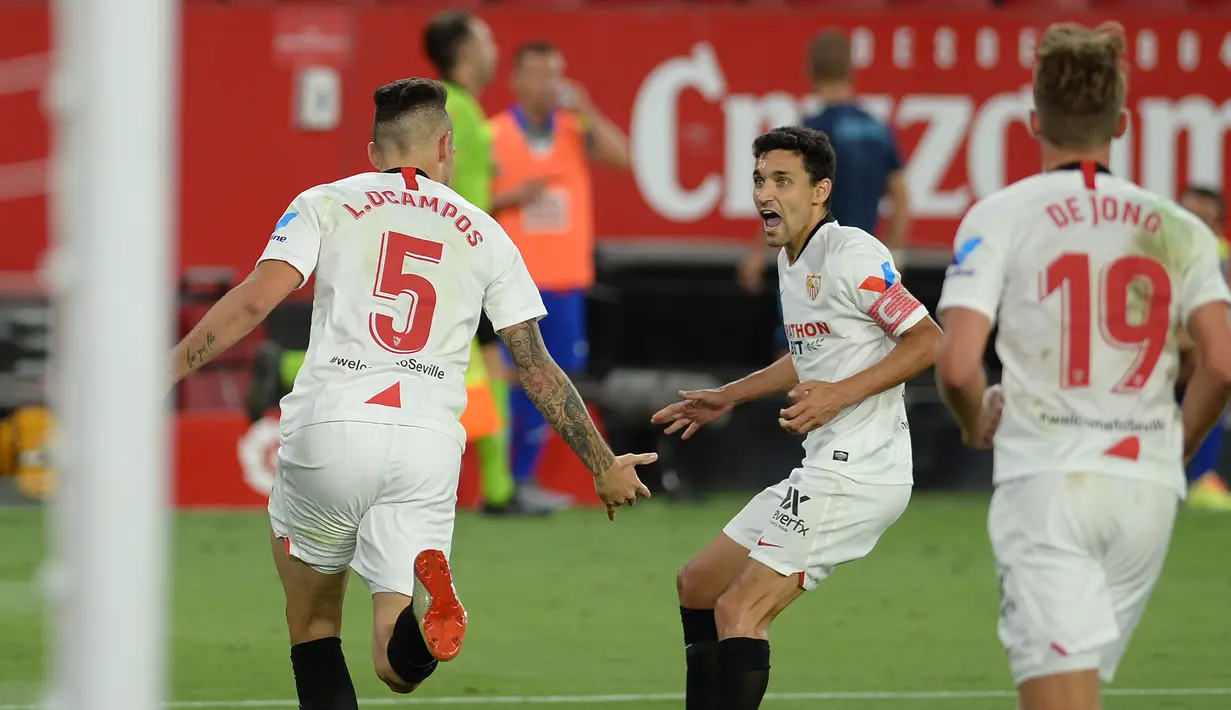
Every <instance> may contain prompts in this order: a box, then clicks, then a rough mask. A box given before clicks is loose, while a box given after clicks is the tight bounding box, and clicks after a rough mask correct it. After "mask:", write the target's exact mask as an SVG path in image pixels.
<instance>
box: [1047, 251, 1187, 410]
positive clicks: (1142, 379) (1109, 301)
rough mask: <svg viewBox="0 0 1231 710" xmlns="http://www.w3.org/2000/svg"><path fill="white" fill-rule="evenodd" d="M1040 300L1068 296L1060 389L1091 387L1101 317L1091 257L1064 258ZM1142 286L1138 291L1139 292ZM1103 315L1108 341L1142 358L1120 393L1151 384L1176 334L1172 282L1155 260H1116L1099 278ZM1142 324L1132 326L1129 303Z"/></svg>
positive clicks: (1051, 268)
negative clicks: (1094, 333) (1093, 335)
mask: <svg viewBox="0 0 1231 710" xmlns="http://www.w3.org/2000/svg"><path fill="white" fill-rule="evenodd" d="M1041 276H1042V278H1041V279H1040V283H1039V286H1040V289H1039V300H1043V299H1046V298H1047V297H1048V296H1050V295H1051V294H1053V293H1055V292H1056V291H1060V293H1061V296H1062V298H1063V309H1064V310H1063V316H1062V318H1063V322H1062V326H1061V327H1062V335H1061V361H1060V367H1061V372H1060V385H1061V386H1062V387H1065V388H1079V387H1089V386H1090V338H1091V331H1092V330H1093V326H1092V323H1091V321H1092V319H1093V318H1094V317H1095V316H1096V314H1095V313H1094V308H1093V304H1091V302H1090V299H1091V293H1090V280H1091V274H1090V257H1089V256H1088V255H1086V254H1062V255H1061V256H1060V258H1058V259H1056V260H1055V261H1053V262H1052V263H1051V264H1049V265H1048V267H1047V270H1046V271H1044V272H1043V274H1041ZM1134 284H1136V285H1137V287H1136V289H1134V288H1133V286H1134ZM1099 287H1100V294H1099V303H1098V313H1097V317H1098V320H1099V329H1100V331H1101V333H1102V337H1103V339H1104V340H1105V341H1106V342H1107V343H1109V344H1111V345H1113V346H1115V347H1119V348H1136V349H1137V358H1136V359H1135V360H1134V361H1133V365H1132V367H1130V368H1129V371H1128V372H1127V373H1125V374H1124V377H1122V378H1120V382H1119V384H1117V385H1116V386H1115V388H1114V390H1113V391H1114V392H1124V393H1127V392H1134V391H1136V390H1139V389H1141V388H1142V387H1144V386H1145V384H1146V382H1148V381H1149V379H1150V375H1151V374H1153V372H1154V368H1155V367H1156V366H1157V365H1158V359H1159V357H1161V356H1162V354H1163V348H1164V347H1165V346H1166V344H1167V335H1168V333H1169V332H1170V330H1171V315H1170V314H1171V278H1170V277H1169V276H1168V275H1167V270H1166V269H1164V268H1163V266H1162V265H1161V264H1159V263H1158V262H1157V261H1154V260H1153V259H1147V258H1146V257H1144V256H1126V257H1123V258H1121V259H1117V260H1116V261H1114V262H1112V263H1111V264H1109V265H1108V266H1107V268H1105V269H1104V270H1103V273H1102V276H1101V278H1100V279H1099ZM1130 298H1131V299H1134V300H1137V301H1139V306H1138V307H1136V308H1134V309H1133V310H1134V311H1135V312H1139V313H1140V315H1139V316H1138V317H1139V318H1140V322H1138V323H1130V322H1129V299H1130Z"/></svg>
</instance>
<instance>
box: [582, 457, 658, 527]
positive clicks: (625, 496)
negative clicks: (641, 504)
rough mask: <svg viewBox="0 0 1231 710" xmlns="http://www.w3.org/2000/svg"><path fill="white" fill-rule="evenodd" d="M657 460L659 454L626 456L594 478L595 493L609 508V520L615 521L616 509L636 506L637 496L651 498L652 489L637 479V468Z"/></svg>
mask: <svg viewBox="0 0 1231 710" xmlns="http://www.w3.org/2000/svg"><path fill="white" fill-rule="evenodd" d="M657 460H658V454H624V455H623V456H617V457H616V458H615V462H614V463H612V464H611V468H609V469H607V470H606V471H604V472H602V473H600V474H599V475H597V476H595V477H594V491H595V492H596V493H598V497H599V498H600V499H601V500H602V501H603V505H605V506H607V519H608V520H615V516H616V508H619V507H620V506H622V505H627V506H629V507H632V506H634V505H636V503H637V496H639V495H640V496H643V497H645V498H649V497H650V489H649V488H646V487H645V484H644V483H642V482H641V479H640V478H638V477H637V466H644V465H646V464H650V463H654V462H655V461H657Z"/></svg>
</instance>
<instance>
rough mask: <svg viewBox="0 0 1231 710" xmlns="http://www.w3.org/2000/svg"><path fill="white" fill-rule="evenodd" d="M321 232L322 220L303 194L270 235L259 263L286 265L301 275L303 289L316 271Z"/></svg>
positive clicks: (305, 194)
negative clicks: (273, 262) (271, 262)
mask: <svg viewBox="0 0 1231 710" xmlns="http://www.w3.org/2000/svg"><path fill="white" fill-rule="evenodd" d="M321 231H322V229H321V220H320V217H319V215H318V214H317V212H316V210H315V209H314V208H313V207H312V200H311V197H310V195H309V193H307V192H304V193H301V194H300V195H299V196H298V197H296V198H295V200H294V201H293V202H291V206H290V207H288V208H286V212H285V213H283V215H282V217H281V218H280V219H279V220H278V223H277V224H276V225H274V233H273V234H272V235H270V237H269V244H268V245H267V246H266V247H265V251H264V253H262V254H261V258H260V259H258V260H257V263H258V264H259V263H261V262H262V261H271V260H274V261H285V262H286V263H288V264H290V265H291V266H293V267H295V269H296V270H297V271H298V272H299V274H300V276H301V277H302V278H301V279H300V281H299V287H301V288H302V287H303V285H304V284H305V283H307V281H308V277H310V276H311V275H312V272H313V271H315V270H316V262H317V259H318V258H319V256H320V251H321Z"/></svg>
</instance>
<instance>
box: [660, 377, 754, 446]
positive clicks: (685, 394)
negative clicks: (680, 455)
mask: <svg viewBox="0 0 1231 710" xmlns="http://www.w3.org/2000/svg"><path fill="white" fill-rule="evenodd" d="M680 397H681V398H683V400H684V401H682V402H676V403H675V404H670V405H667V406H666V407H663V408H662V409H660V410H658V411H657V412H655V413H654V416H652V417H650V423H652V424H667V423H670V424H671V426H669V427H667V429H666V430H665V433H667V434H674V433H675V432H677V431H679V430H680V429H683V430H684V433H683V434H681V435H680V438H681V439H687V438H688V437H690V436H692V435H693V434H695V433H697V430H698V429H700V428H701V427H703V426H705V425H706V424H709V423H711V422H713V421H716V420H717V419H718V418H719V417H721V416H722V415H724V414H726V413H727V412H729V411H731V409H732V408H733V407H735V402H733V401H732V400H731V396H730V395H728V394H727V393H726V392H724V391H722V390H721V389H712V390H692V391H686V390H680Z"/></svg>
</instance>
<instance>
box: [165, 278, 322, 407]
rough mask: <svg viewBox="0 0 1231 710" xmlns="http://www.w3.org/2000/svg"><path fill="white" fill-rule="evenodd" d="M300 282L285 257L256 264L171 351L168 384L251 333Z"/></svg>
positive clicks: (173, 383) (184, 375)
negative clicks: (241, 281)
mask: <svg viewBox="0 0 1231 710" xmlns="http://www.w3.org/2000/svg"><path fill="white" fill-rule="evenodd" d="M302 282H303V276H302V275H301V274H300V273H299V270H298V269H296V268H295V267H293V266H291V265H290V264H288V263H286V262H285V261H276V260H268V261H262V262H261V263H259V264H257V267H256V269H255V270H253V272H252V273H251V274H250V275H249V276H248V278H247V279H245V280H244V282H243V283H241V284H239V285H238V286H236V287H235V288H233V289H231V290H230V291H228V292H227V295H225V296H223V297H222V298H221V299H220V300H219V301H218V302H217V303H215V304H214V307H213V308H211V309H209V312H208V313H206V314H205V317H204V318H202V319H201V322H200V323H197V325H196V327H194V328H193V329H192V331H191V332H189V333H188V335H187V336H185V338H184V339H183V340H181V341H180V343H179V345H176V346H175V348H174V349H173V350H172V351H171V361H170V363H168V375H169V377H170V382H169V383H168V385H169V386H174V385H175V384H177V383H178V382H179V381H180V380H182V379H184V377H186V376H187V375H189V374H190V373H192V372H194V371H196V370H199V369H201V368H202V367H204V366H205V364H206V363H208V362H209V361H211V360H213V359H214V358H216V357H218V356H219V355H221V354H222V353H224V352H226V350H227V349H228V348H230V347H231V346H232V345H234V344H235V343H237V342H239V341H240V340H241V339H242V338H243V337H244V336H245V335H247V334H248V333H251V332H252V329H253V328H255V327H257V325H259V324H260V323H261V321H263V320H265V316H267V315H269V312H270V311H272V310H273V309H274V306H277V305H278V304H279V303H281V302H282V300H283V299H284V298H286V297H287V294H289V293H290V292H291V291H294V290H295V289H296V288H298V287H299V285H300V283H302Z"/></svg>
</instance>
